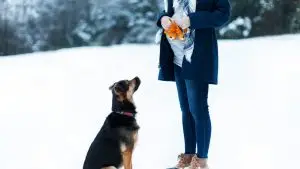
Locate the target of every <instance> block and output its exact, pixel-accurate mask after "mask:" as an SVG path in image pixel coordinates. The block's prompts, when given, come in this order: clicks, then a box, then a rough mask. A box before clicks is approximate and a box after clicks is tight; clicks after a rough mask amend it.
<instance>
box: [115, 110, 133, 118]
mask: <svg viewBox="0 0 300 169" xmlns="http://www.w3.org/2000/svg"><path fill="white" fill-rule="evenodd" d="M115 113H118V114H122V115H125V116H129V117H135V114H134V113H131V112H128V111H121V112H120V111H115Z"/></svg>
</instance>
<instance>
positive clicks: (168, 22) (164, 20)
mask: <svg viewBox="0 0 300 169" xmlns="http://www.w3.org/2000/svg"><path fill="white" fill-rule="evenodd" d="M161 26H162V27H163V28H164V29H165V30H166V29H168V28H169V27H170V26H171V18H170V17H168V16H163V17H162V18H161Z"/></svg>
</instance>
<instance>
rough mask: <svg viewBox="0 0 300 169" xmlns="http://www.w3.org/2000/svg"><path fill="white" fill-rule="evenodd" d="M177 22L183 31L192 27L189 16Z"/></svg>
mask: <svg viewBox="0 0 300 169" xmlns="http://www.w3.org/2000/svg"><path fill="white" fill-rule="evenodd" d="M175 22H176V24H177V25H178V26H179V27H181V28H182V29H186V28H189V27H190V26H191V21H190V18H189V17H188V16H184V17H183V18H181V19H176V20H175Z"/></svg>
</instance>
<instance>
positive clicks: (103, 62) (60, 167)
mask: <svg viewBox="0 0 300 169" xmlns="http://www.w3.org/2000/svg"><path fill="white" fill-rule="evenodd" d="M230 2H231V4H232V16H231V18H230V21H229V22H228V23H227V24H226V25H224V26H223V27H222V28H220V29H218V30H217V35H218V37H219V39H220V40H219V51H220V52H219V53H220V56H219V58H220V74H219V82H220V84H219V85H218V86H211V87H210V95H209V105H210V112H211V118H212V124H213V128H212V131H213V133H212V142H211V148H210V153H209V164H210V166H211V169H254V168H255V169H283V168H289V169H298V168H300V164H299V159H298V157H299V152H300V135H299V130H300V124H299V123H298V122H299V121H300V102H299V96H300V89H299V88H298V87H299V86H300V67H299V64H300V54H299V53H300V52H299V51H300V50H299V44H300V34H299V33H300V1H299V0H285V1H283V0H282V1H279V0H230ZM162 5H163V2H162V0H127V1H125V0H109V1H108V0H48V1H42V0H0V13H1V18H0V164H1V165H0V166H1V167H0V168H1V169H81V168H82V164H83V161H84V158H85V155H86V152H87V150H88V148H89V146H90V143H91V141H92V140H93V139H94V137H95V135H96V134H97V132H98V131H99V129H100V127H101V125H102V123H103V120H104V119H105V117H106V115H108V113H109V112H110V108H111V107H110V106H111V93H110V92H109V90H108V87H109V85H110V84H112V83H113V82H115V81H116V80H119V79H123V78H132V77H134V76H139V77H140V78H141V79H142V85H141V87H140V89H139V91H138V92H137V93H136V94H135V102H136V104H137V109H138V112H139V115H138V116H137V118H138V120H139V123H140V125H141V131H140V137H139V142H138V146H137V148H136V151H135V154H134V158H133V163H134V168H135V169H164V168H166V167H170V166H172V165H173V164H175V162H176V157H177V155H178V154H179V153H180V152H182V151H183V139H182V128H181V115H180V108H179V104H178V100H177V93H176V88H175V85H174V83H166V82H160V81H157V73H158V72H157V71H158V69H157V64H158V52H159V48H158V45H157V44H154V36H155V32H156V31H157V28H156V26H155V20H156V17H157V13H158V12H159V11H160V10H161V9H162ZM1 56H2V57H1Z"/></svg>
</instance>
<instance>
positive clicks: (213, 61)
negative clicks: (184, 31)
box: [157, 0, 231, 84]
mask: <svg viewBox="0 0 300 169" xmlns="http://www.w3.org/2000/svg"><path fill="white" fill-rule="evenodd" d="M172 2H173V0H169V3H168V12H165V11H163V12H162V13H161V14H160V15H159V17H158V20H157V26H158V27H159V28H162V26H161V22H160V19H161V17H163V16H169V17H171V16H172V15H173V14H174V9H173V7H172V6H173V5H172ZM230 10H231V6H230V3H229V1H228V0H196V12H194V13H191V14H189V17H190V23H191V26H190V28H191V29H195V41H194V43H195V44H194V51H193V54H192V56H191V60H192V61H191V63H190V62H188V61H187V60H186V59H185V58H184V59H183V63H182V76H183V77H184V78H185V79H190V80H196V81H199V82H204V83H208V84H218V44H217V37H216V33H215V30H216V28H219V27H221V26H223V25H224V24H225V23H226V22H227V21H228V20H229V18H230ZM173 57H174V53H173V51H172V49H171V46H170V44H169V42H168V40H167V38H166V36H165V34H162V36H161V41H160V54H159V75H158V80H161V81H175V78H174V63H173Z"/></svg>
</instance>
